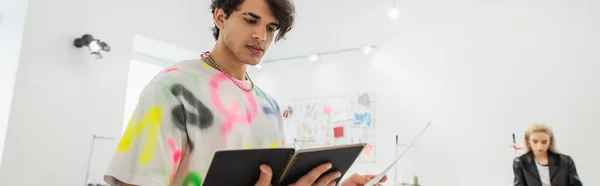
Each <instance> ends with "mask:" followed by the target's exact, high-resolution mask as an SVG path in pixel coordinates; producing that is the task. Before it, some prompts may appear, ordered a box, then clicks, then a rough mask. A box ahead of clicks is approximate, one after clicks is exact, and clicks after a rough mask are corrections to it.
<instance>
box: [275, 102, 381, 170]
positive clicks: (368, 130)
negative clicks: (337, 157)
mask: <svg viewBox="0 0 600 186" xmlns="http://www.w3.org/2000/svg"><path fill="white" fill-rule="evenodd" d="M375 103H376V101H375V94H374V93H360V94H353V95H344V96H326V97H308V98H298V99H290V100H282V101H281V102H280V103H279V106H280V108H281V110H282V115H283V118H284V127H283V128H284V131H285V139H286V140H285V143H286V146H294V147H296V148H308V147H318V146H329V145H343V144H350V143H367V146H366V147H365V149H364V150H363V153H362V154H361V155H360V156H359V158H358V160H357V161H358V162H375V125H376V124H375V109H374V108H375Z"/></svg>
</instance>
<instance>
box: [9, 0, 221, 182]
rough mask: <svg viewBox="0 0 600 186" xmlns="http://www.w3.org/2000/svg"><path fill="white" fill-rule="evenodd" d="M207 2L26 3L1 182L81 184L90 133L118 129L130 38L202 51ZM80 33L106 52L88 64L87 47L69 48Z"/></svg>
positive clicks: (206, 33) (34, 0)
mask: <svg viewBox="0 0 600 186" xmlns="http://www.w3.org/2000/svg"><path fill="white" fill-rule="evenodd" d="M208 5H209V2H208V1H195V0H179V1H168V2H167V1H141V0H136V1H116V0H108V1H78V0H59V1H45V0H30V1H29V8H28V11H27V19H26V20H27V22H26V26H25V29H24V30H25V32H24V33H23V43H22V49H21V57H20V59H19V63H18V64H19V68H18V71H17V75H16V83H15V89H14V97H13V104H12V109H11V113H10V121H9V125H8V128H7V131H8V132H7V136H6V143H5V148H4V157H3V164H2V167H0V185H65V186H66V185H73V186H75V185H82V184H84V179H85V175H86V166H87V160H88V153H89V150H90V144H91V138H92V135H93V134H96V135H100V136H108V137H115V138H118V137H119V136H120V134H121V132H122V124H123V122H122V121H123V107H124V105H125V102H124V100H125V90H126V83H127V72H128V66H129V63H128V61H129V60H130V59H131V58H132V52H133V51H134V50H132V41H133V40H134V34H141V35H145V36H148V37H150V38H156V39H158V40H161V41H164V42H166V43H171V44H174V45H177V46H180V47H182V48H189V49H191V50H193V51H201V49H202V50H207V49H209V46H210V45H211V44H212V42H210V40H211V39H210V38H211V37H212V36H211V35H210V32H209V28H210V26H212V24H205V23H207V19H208V20H210V18H211V17H210V13H209V12H208V10H207V8H208ZM190 23H197V24H190ZM175 31H177V32H175ZM84 33H90V34H92V35H94V36H95V37H97V38H99V39H101V40H103V41H106V42H107V43H108V44H109V45H111V47H112V49H113V50H112V51H111V52H109V53H104V57H105V58H104V59H103V60H101V61H95V60H92V59H91V58H90V56H89V55H88V52H87V51H86V49H77V48H75V47H73V45H72V42H73V40H74V39H75V38H76V37H79V36H81V35H82V34H84Z"/></svg>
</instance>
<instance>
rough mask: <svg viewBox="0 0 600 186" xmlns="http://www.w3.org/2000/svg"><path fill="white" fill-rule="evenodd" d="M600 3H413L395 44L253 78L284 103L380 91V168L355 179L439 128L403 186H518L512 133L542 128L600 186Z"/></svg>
mask: <svg viewBox="0 0 600 186" xmlns="http://www.w3.org/2000/svg"><path fill="white" fill-rule="evenodd" d="M475 5H477V6H475ZM598 5H599V4H598V2H597V1H596V2H592V1H588V2H587V3H576V2H573V1H569V2H545V3H544V4H542V3H538V4H535V5H531V4H529V3H519V2H504V3H494V2H487V1H486V2H478V3H475V2H474V1H473V2H470V3H466V2H462V3H458V2H457V3H455V1H453V3H451V4H450V3H449V4H444V5H432V4H425V3H424V2H423V1H414V2H406V3H405V6H406V7H404V9H405V12H404V14H403V16H404V17H402V20H400V21H399V22H400V23H401V26H400V27H401V29H400V28H399V29H398V30H397V31H396V34H395V35H392V36H390V41H393V42H390V43H386V44H385V45H384V46H383V47H382V48H380V49H378V50H376V51H374V52H375V53H374V54H373V55H372V56H371V57H366V56H364V55H363V54H361V53H360V52H356V53H346V54H340V55H331V56H324V57H321V62H319V63H310V62H308V61H307V60H304V59H303V60H294V61H286V62H277V63H272V64H265V65H263V66H264V67H263V69H262V70H261V71H256V72H253V75H254V76H255V79H256V82H257V84H258V85H259V86H262V87H264V89H265V90H266V91H268V92H269V93H270V94H272V95H273V96H274V97H275V98H277V99H279V100H284V99H287V98H295V97H307V96H321V95H332V94H333V95H335V94H348V93H358V92H362V91H375V92H376V93H377V95H378V96H377V99H378V103H379V105H378V106H377V107H376V109H377V111H378V113H377V117H378V118H377V123H376V126H377V127H378V128H377V131H378V132H379V133H378V136H377V140H378V141H377V143H378V144H377V147H376V149H377V150H376V155H377V158H378V161H377V163H376V164H366V163H361V164H357V165H355V166H354V167H353V168H352V169H353V171H358V172H364V173H367V172H371V173H378V172H379V171H381V170H382V169H383V168H384V167H385V165H386V164H387V163H389V162H390V161H391V160H392V158H393V156H394V152H393V150H394V135H395V134H400V135H401V136H403V137H405V138H412V137H414V135H415V134H416V133H417V131H418V129H419V128H420V127H423V124H424V123H425V122H427V121H431V122H432V126H431V127H430V129H429V130H428V131H427V132H426V133H425V134H424V136H423V137H422V138H421V140H420V141H419V143H418V145H419V146H418V147H416V148H414V149H412V150H411V151H410V153H409V155H408V156H407V157H406V158H405V159H404V160H403V161H401V162H400V163H399V164H400V168H399V169H400V171H399V176H400V178H404V181H408V182H410V181H411V180H412V176H413V175H414V174H416V175H418V176H419V177H420V183H421V184H422V185H461V186H480V185H482V184H483V185H489V186H507V185H511V184H512V179H513V175H512V159H513V158H514V154H513V152H512V151H511V149H510V147H509V146H510V145H511V143H512V139H511V134H512V133H513V132H514V133H516V134H517V137H518V138H517V140H518V143H519V144H520V145H522V144H523V142H522V140H523V139H522V138H523V137H522V135H523V131H524V130H525V129H526V128H527V127H528V126H529V125H530V124H531V123H533V122H544V123H547V124H549V125H550V126H552V127H553V128H554V129H555V132H556V137H557V144H558V147H559V149H560V150H561V151H562V152H563V153H566V154H568V155H571V156H572V157H573V158H574V160H575V163H576V165H577V168H578V171H579V174H580V176H581V178H582V180H583V181H584V184H585V185H600V178H598V177H597V176H595V174H596V173H597V171H595V170H596V167H598V166H600V163H599V162H598V161H597V154H598V153H600V150H598V148H594V146H595V143H594V142H595V141H598V137H597V132H598V130H600V127H598V124H599V123H600V116H598V115H597V111H598V110H600V86H598V79H600V74H598V73H597V72H598V71H600V63H598V61H599V60H600V53H597V52H596V51H599V50H600V45H598V43H600V35H598V33H600V22H598V21H597V20H598V18H600V14H599V13H598V12H597V11H593V10H594V8H592V7H596V8H597V7H598ZM457 10H460V11H458V12H457ZM442 14H443V15H442ZM373 63H376V64H377V65H376V66H377V67H379V68H376V69H374V68H373V66H374V64H373ZM407 140H408V139H405V140H403V141H407ZM576 145H577V146H576ZM391 177H393V176H391ZM392 181H393V180H392ZM398 181H402V180H398Z"/></svg>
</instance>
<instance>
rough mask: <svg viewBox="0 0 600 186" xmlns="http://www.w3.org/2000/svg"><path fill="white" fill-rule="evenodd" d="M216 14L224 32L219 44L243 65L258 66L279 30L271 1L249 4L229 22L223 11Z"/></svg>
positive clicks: (263, 0) (257, 1) (217, 21)
mask: <svg viewBox="0 0 600 186" xmlns="http://www.w3.org/2000/svg"><path fill="white" fill-rule="evenodd" d="M216 14H217V15H216V16H215V22H216V23H217V26H218V27H219V29H220V30H221V33H220V36H219V40H222V42H223V43H224V44H225V46H227V48H228V49H229V50H230V51H231V52H232V53H233V54H234V55H235V56H236V57H237V58H238V59H239V61H241V62H242V63H245V64H248V65H256V64H258V63H259V62H260V60H261V59H262V57H263V55H264V54H265V52H266V51H267V49H268V48H269V46H270V45H271V43H272V42H273V38H274V36H275V32H276V31H277V29H278V21H277V20H276V18H275V16H274V15H273V13H272V12H271V9H270V8H269V4H268V3H267V0H245V1H244V2H243V3H242V4H240V5H239V7H238V8H237V10H234V11H233V12H232V13H231V15H230V17H229V18H228V19H225V17H226V16H225V14H224V12H223V11H222V10H218V11H216Z"/></svg>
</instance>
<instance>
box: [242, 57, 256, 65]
mask: <svg viewBox="0 0 600 186" xmlns="http://www.w3.org/2000/svg"><path fill="white" fill-rule="evenodd" d="M242 62H243V63H245V64H246V65H252V66H254V65H258V63H260V58H254V57H249V58H246V59H244V60H242Z"/></svg>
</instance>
